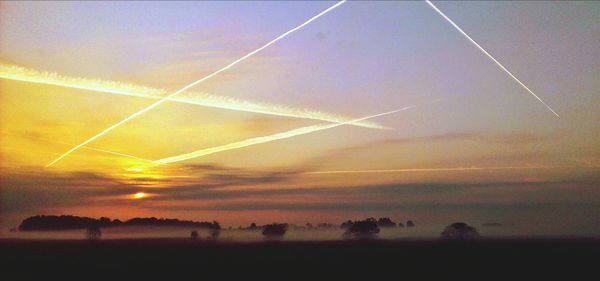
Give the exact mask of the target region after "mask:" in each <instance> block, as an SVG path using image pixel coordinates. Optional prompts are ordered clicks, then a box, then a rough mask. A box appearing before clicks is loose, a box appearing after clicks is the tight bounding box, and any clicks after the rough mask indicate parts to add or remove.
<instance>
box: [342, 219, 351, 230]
mask: <svg viewBox="0 0 600 281" xmlns="http://www.w3.org/2000/svg"><path fill="white" fill-rule="evenodd" d="M353 223H354V222H352V221H351V220H348V221H346V222H343V223H342V224H341V225H340V228H342V229H347V228H349V227H351V226H352V224H353Z"/></svg>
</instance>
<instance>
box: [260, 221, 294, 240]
mask: <svg viewBox="0 0 600 281" xmlns="http://www.w3.org/2000/svg"><path fill="white" fill-rule="evenodd" d="M287 229H288V224H287V223H272V224H267V225H265V226H264V227H263V231H262V234H263V235H264V236H267V237H281V236H283V235H285V232H286V231H287Z"/></svg>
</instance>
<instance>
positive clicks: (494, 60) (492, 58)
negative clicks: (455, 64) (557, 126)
mask: <svg viewBox="0 0 600 281" xmlns="http://www.w3.org/2000/svg"><path fill="white" fill-rule="evenodd" d="M425 2H427V4H429V6H431V8H433V9H434V10H435V11H436V12H437V13H438V14H440V15H441V16H442V17H443V18H444V19H446V20H447V21H448V22H449V23H450V24H452V26H454V28H456V29H457V30H458V31H460V33H462V35H464V36H465V37H467V39H469V41H471V43H473V45H475V47H477V48H479V50H480V51H481V52H483V53H484V54H485V55H486V56H488V58H490V59H491V60H492V61H493V62H495V63H496V64H497V65H498V66H499V67H500V68H501V69H502V70H504V72H506V73H507V74H508V75H509V76H510V77H512V78H513V79H514V80H515V81H517V83H519V85H521V86H522V87H523V88H525V90H527V91H528V92H529V93H530V94H531V95H532V96H534V97H535V98H536V99H537V100H539V101H540V102H541V103H542V104H543V105H545V106H546V108H548V109H549V110H550V111H552V113H554V115H556V117H560V116H559V115H558V113H556V111H554V109H552V108H551V107H550V106H549V105H547V104H546V103H545V102H544V101H543V100H542V99H541V98H540V97H538V96H537V95H536V94H535V93H534V92H533V91H532V90H530V89H529V88H528V87H527V86H525V84H523V82H521V80H519V79H518V78H517V77H515V76H514V75H513V74H512V73H511V72H510V71H508V69H506V67H504V65H502V64H501V63H500V62H499V61H498V60H496V59H495V58H494V57H492V55H490V53H488V52H487V51H486V50H485V49H483V47H481V46H480V45H479V44H478V43H477V42H475V40H473V38H471V36H469V35H468V34H467V33H466V32H464V31H463V30H462V28H460V27H459V26H458V25H457V24H456V23H454V21H452V20H451V19H450V18H449V17H448V16H446V14H444V13H443V12H442V11H441V10H440V9H438V8H437V7H436V6H435V5H433V3H431V1H429V0H425Z"/></svg>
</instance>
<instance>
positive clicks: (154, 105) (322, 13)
mask: <svg viewBox="0 0 600 281" xmlns="http://www.w3.org/2000/svg"><path fill="white" fill-rule="evenodd" d="M344 2H346V1H345V0H342V1H340V2H337V3H336V4H334V5H333V6H331V7H329V8H327V9H326V10H324V11H322V12H320V13H319V14H317V15H315V16H313V17H312V18H310V19H308V20H307V21H305V22H304V23H302V24H300V25H298V26H296V27H294V28H292V29H290V30H289V31H287V32H285V33H283V34H281V35H279V36H278V37H277V38H275V39H273V40H271V41H269V42H268V43H267V44H265V45H263V46H262V47H260V48H258V49H256V50H254V51H252V52H250V53H248V54H246V55H244V56H243V57H241V58H239V59H237V60H235V61H233V62H232V63H230V64H228V65H226V66H225V67H223V68H221V69H219V70H217V71H215V72H213V73H211V74H209V75H207V76H205V77H204V78H202V79H200V80H196V81H195V82H192V83H190V84H188V85H187V86H185V87H183V88H181V89H179V90H177V91H175V92H173V93H172V94H169V95H167V96H164V97H162V98H160V99H159V100H158V101H156V102H154V103H152V104H150V105H149V106H147V107H145V108H144V109H142V110H140V111H138V112H136V113H134V114H131V115H129V116H128V117H127V118H125V119H123V120H121V121H119V122H118V123H116V124H114V125H112V126H110V127H108V128H106V129H104V130H103V131H102V132H100V133H98V134H97V135H95V136H93V137H91V138H89V139H88V140H86V141H84V142H82V143H81V144H79V145H77V146H75V147H73V148H71V149H69V150H68V151H67V152H65V153H64V154H62V155H61V156H60V157H58V158H56V159H55V160H54V161H52V162H50V163H48V165H46V167H50V166H52V165H54V164H55V163H56V162H58V161H60V160H61V159H63V158H65V157H66V156H67V155H69V154H71V153H72V152H73V151H75V150H77V149H79V148H81V147H83V146H85V145H86V144H88V143H90V142H92V141H94V140H95V139H97V138H99V137H101V136H102V135H104V134H106V133H108V132H110V131H112V130H113V129H115V128H117V127H119V126H121V125H123V124H125V123H127V122H128V121H130V120H133V119H135V118H136V117H138V116H140V115H142V114H144V113H146V112H148V111H150V110H151V109H153V108H155V107H157V106H159V105H161V104H162V103H164V102H165V101H167V100H168V99H170V98H172V97H174V96H176V95H178V94H180V93H182V92H184V91H186V90H187V89H189V88H191V87H194V86H196V85H198V84H200V83H202V82H204V81H206V80H208V79H210V78H212V77H213V76H216V75H217V74H219V73H221V72H223V71H225V70H227V69H229V68H231V67H233V66H234V65H236V64H238V63H240V62H242V61H244V60H246V59H247V58H249V57H251V56H253V55H254V54H256V53H258V52H260V51H262V50H263V49H265V48H267V47H269V46H271V45H273V44H274V43H275V42H277V41H279V40H281V39H283V38H284V37H286V36H287V35H289V34H291V33H292V32H294V31H297V30H299V29H301V28H302V27H304V26H306V25H307V24H309V23H310V22H312V21H314V20H316V19H318V18H319V17H321V16H323V15H325V14H326V13H328V12H329V11H331V10H333V9H335V8H337V7H338V6H340V5H342V4H343V3H344Z"/></svg>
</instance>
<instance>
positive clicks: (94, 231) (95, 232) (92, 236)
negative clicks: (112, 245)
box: [85, 227, 102, 241]
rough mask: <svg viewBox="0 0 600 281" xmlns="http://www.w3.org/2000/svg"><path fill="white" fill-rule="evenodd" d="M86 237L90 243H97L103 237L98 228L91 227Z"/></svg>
mask: <svg viewBox="0 0 600 281" xmlns="http://www.w3.org/2000/svg"><path fill="white" fill-rule="evenodd" d="M85 236H86V238H87V239H88V240H90V241H96V240H98V239H100V237H101V236H102V231H100V228H98V227H90V228H88V229H87V230H86V231H85Z"/></svg>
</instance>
